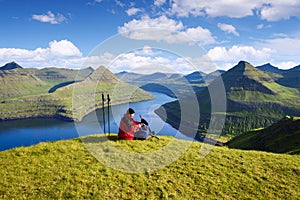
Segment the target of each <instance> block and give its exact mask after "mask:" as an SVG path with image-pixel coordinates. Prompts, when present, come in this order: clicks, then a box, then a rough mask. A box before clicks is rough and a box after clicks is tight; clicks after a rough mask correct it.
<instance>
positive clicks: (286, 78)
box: [277, 65, 300, 89]
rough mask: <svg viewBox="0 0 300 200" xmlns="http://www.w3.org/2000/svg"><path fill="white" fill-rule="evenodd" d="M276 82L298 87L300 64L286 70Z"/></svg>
mask: <svg viewBox="0 0 300 200" xmlns="http://www.w3.org/2000/svg"><path fill="white" fill-rule="evenodd" d="M277 82H278V83H279V84H281V85H284V86H287V87H292V88H298V89H300V65H299V66H296V67H294V68H292V69H289V70H287V71H286V72H285V73H283V74H282V77H281V78H279V79H278V80H277Z"/></svg>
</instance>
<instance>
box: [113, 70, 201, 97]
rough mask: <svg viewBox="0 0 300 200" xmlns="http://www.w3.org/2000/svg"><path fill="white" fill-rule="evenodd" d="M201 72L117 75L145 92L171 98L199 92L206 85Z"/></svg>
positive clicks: (122, 73)
mask: <svg viewBox="0 0 300 200" xmlns="http://www.w3.org/2000/svg"><path fill="white" fill-rule="evenodd" d="M203 75H205V74H204V73H202V72H194V73H192V74H189V75H186V76H185V75H183V74H178V73H161V72H157V73H152V74H137V73H131V72H120V73H117V74H116V76H118V77H119V78H120V79H121V80H123V81H125V82H127V83H130V84H133V85H136V86H138V87H141V88H143V89H145V90H147V91H153V92H160V93H164V94H166V95H168V96H171V97H183V96H188V94H189V93H192V92H194V91H198V90H201V89H202V88H203V87H204V86H205V85H206V83H205V82H204V80H203V77H202V76H203Z"/></svg>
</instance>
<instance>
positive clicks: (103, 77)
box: [0, 67, 153, 121]
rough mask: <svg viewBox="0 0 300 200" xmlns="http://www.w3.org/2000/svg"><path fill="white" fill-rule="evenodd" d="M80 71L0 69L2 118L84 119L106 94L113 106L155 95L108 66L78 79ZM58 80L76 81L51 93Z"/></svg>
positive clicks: (146, 98)
mask: <svg viewBox="0 0 300 200" xmlns="http://www.w3.org/2000/svg"><path fill="white" fill-rule="evenodd" d="M89 71H90V70H89V69H87V71H83V72H84V73H86V72H89ZM80 72H82V71H79V70H77V71H75V70H74V71H72V70H68V69H56V68H55V69H44V70H41V71H39V70H32V69H31V70H25V69H13V70H6V71H0V84H1V87H0V90H2V91H1V93H0V94H1V95H3V94H4V95H5V97H2V101H1V102H0V120H8V119H22V118H29V117H30V118H32V117H55V118H58V119H64V120H72V121H73V120H76V121H80V120H81V119H82V118H83V117H84V116H85V115H86V114H88V113H90V112H92V111H94V110H95V109H97V108H100V107H102V94H105V95H106V94H110V98H111V105H116V104H122V103H128V102H134V101H141V100H148V99H151V98H153V96H152V95H150V94H149V93H147V92H145V91H144V90H142V89H140V88H138V87H136V86H133V85H130V84H127V83H124V82H123V81H121V80H120V79H118V78H117V77H116V76H115V75H114V74H113V73H111V72H110V71H109V70H107V69H106V68H104V67H99V68H98V69H96V70H95V71H93V73H91V74H89V75H88V77H86V78H85V79H84V80H82V81H76V79H75V78H76V76H75V75H76V74H78V73H80ZM36 74H39V76H40V77H42V78H43V80H41V79H40V78H39V77H37V75H36ZM85 75H87V73H86V74H85ZM71 77H73V79H71ZM79 77H81V78H82V77H83V76H79ZM1 78H2V80H1ZM58 80H59V81H60V82H61V84H63V83H66V82H64V81H66V80H73V82H72V83H70V84H67V85H62V86H61V87H58V88H56V89H55V90H53V91H52V92H51V93H48V89H49V88H51V86H52V88H53V87H54V86H57V85H56V84H57V83H58ZM17 89H18V90H17ZM3 90H5V91H7V93H5V91H4V92H3ZM13 91H21V92H22V93H21V94H18V93H16V92H13Z"/></svg>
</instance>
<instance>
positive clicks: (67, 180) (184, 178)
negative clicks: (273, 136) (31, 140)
mask: <svg viewBox="0 0 300 200" xmlns="http://www.w3.org/2000/svg"><path fill="white" fill-rule="evenodd" d="M84 140H85V142H87V145H93V146H94V148H95V149H94V152H95V153H102V154H103V153H104V152H103V151H102V150H103V149H102V148H101V147H100V145H99V144H100V143H102V142H103V138H102V137H101V136H97V135H95V136H88V137H86V138H84ZM173 140H175V139H174V138H172V137H162V136H161V137H160V140H156V139H150V140H147V141H124V140H117V138H116V136H115V135H113V136H111V137H110V141H109V143H110V144H115V145H116V146H119V147H120V148H122V149H123V150H124V151H127V152H135V153H141V159H143V155H144V153H145V152H147V153H155V151H156V150H157V149H161V148H162V147H165V146H167V145H168V144H169V143H170V142H171V141H173ZM177 143H178V148H180V147H181V145H182V146H184V145H186V143H189V141H184V140H181V141H178V142H177ZM201 145H202V144H201V143H192V144H191V146H190V147H189V148H188V150H187V151H186V152H185V153H184V154H183V155H182V156H181V157H180V158H179V159H178V160H176V161H174V162H173V163H171V164H170V165H168V166H166V167H164V168H161V169H159V170H157V171H150V170H149V169H151V166H148V168H145V169H144V170H145V173H125V172H121V171H118V170H114V169H112V168H110V167H108V166H106V165H104V164H102V163H101V162H99V161H98V160H96V159H95V158H94V157H93V156H92V155H91V154H90V153H89V152H88V151H87V150H86V148H85V146H84V145H83V144H82V143H81V142H80V140H79V139H74V140H67V141H57V142H48V143H40V144H38V145H35V146H32V147H26V148H16V149H12V150H8V151H3V152H0V165H1V167H2V170H0V176H1V179H0V183H1V184H0V198H1V199H145V198H147V199H291V200H293V199H295V200H296V199H298V198H299V196H300V191H299V188H300V182H299V178H300V156H299V155H287V154H273V153H265V152H258V151H242V150H234V149H228V148H220V147H214V149H213V150H212V151H211V152H210V153H209V154H208V155H207V156H206V157H205V158H200V157H199V150H200V148H201ZM104 150H105V149H104ZM109 150H110V149H106V153H113V152H110V151H109ZM174 151H176V149H174ZM116 156H119V155H116ZM152 162H155V160H153V161H152ZM156 162H158V163H159V162H160V161H159V160H157V161H156ZM123 165H124V166H127V167H131V166H129V165H127V162H126V161H125V162H124V163H123Z"/></svg>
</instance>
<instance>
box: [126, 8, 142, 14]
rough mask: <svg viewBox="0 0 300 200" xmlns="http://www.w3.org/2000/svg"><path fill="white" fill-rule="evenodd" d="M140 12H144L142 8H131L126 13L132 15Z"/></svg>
mask: <svg viewBox="0 0 300 200" xmlns="http://www.w3.org/2000/svg"><path fill="white" fill-rule="evenodd" d="M138 12H142V10H141V9H140V8H129V9H128V10H127V11H126V13H127V15H128V16H132V15H135V14H137V13H138Z"/></svg>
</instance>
